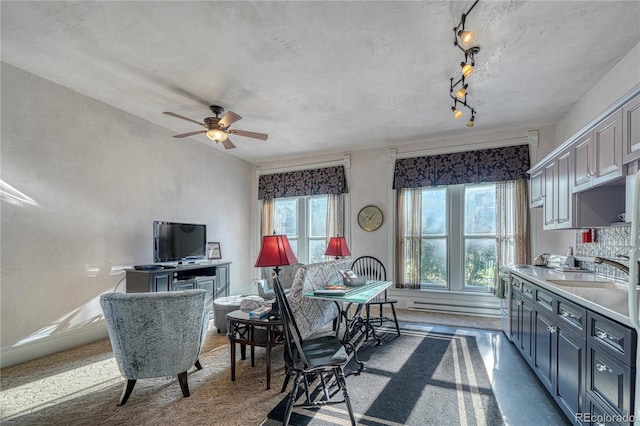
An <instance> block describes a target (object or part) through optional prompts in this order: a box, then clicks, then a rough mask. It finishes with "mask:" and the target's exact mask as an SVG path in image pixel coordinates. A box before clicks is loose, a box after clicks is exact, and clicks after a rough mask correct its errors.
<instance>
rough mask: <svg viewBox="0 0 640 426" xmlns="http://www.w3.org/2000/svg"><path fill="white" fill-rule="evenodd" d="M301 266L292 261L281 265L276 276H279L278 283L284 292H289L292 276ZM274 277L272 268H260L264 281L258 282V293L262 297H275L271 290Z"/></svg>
mask: <svg viewBox="0 0 640 426" xmlns="http://www.w3.org/2000/svg"><path fill="white" fill-rule="evenodd" d="M301 266H303V265H302V263H294V264H293V265H287V266H281V267H280V273H279V274H278V277H279V278H280V284H281V285H282V287H283V288H284V290H285V292H286V293H289V292H291V285H292V284H293V278H294V277H295V276H296V273H297V272H298V269H300V267H301ZM274 278H275V272H273V268H262V279H264V280H265V281H264V282H258V283H257V284H258V295H259V296H260V297H262V298H264V299H275V298H276V293H275V292H274V290H273V280H274Z"/></svg>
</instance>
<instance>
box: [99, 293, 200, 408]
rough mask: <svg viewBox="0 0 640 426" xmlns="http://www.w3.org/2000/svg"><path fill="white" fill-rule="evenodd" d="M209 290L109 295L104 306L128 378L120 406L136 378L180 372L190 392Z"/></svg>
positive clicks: (122, 370) (115, 349)
mask: <svg viewBox="0 0 640 426" xmlns="http://www.w3.org/2000/svg"><path fill="white" fill-rule="evenodd" d="M205 297H206V291H205V290H184V291H172V292H157V293H106V294H102V295H101V296H100V305H101V306H102V310H103V312H104V317H105V320H106V323H107V330H108V332H109V339H110V340H111V347H112V348H113V354H114V356H115V358H116V361H117V363H118V367H119V368H120V373H122V376H123V377H124V378H125V379H126V381H125V384H124V389H123V391H122V395H121V397H120V401H119V403H118V405H124V404H125V403H126V402H127V399H129V396H130V395H131V392H132V391H133V387H134V386H135V384H136V380H138V379H147V378H151V377H164V376H173V375H177V376H178V382H179V383H180V388H181V389H182V394H183V395H184V396H185V397H188V396H189V385H188V383H187V370H188V369H189V368H190V367H191V366H192V365H195V366H196V368H197V369H198V370H200V369H202V366H201V365H200V362H199V361H198V355H199V354H200V349H201V348H202V344H203V343H204V340H205V337H206V333H207V327H208V324H209V311H208V310H205V308H204V300H205Z"/></svg>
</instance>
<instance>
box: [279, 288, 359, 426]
mask: <svg viewBox="0 0 640 426" xmlns="http://www.w3.org/2000/svg"><path fill="white" fill-rule="evenodd" d="M274 290H275V293H276V298H277V299H278V305H279V306H280V316H281V318H282V324H283V327H284V336H285V354H284V362H285V367H286V369H287V377H286V379H285V384H284V386H283V387H282V389H283V390H284V389H285V388H286V384H287V382H288V380H289V377H290V376H291V375H293V376H294V380H293V385H292V387H291V391H290V392H289V396H288V397H287V407H286V409H285V414H284V417H283V421H282V423H283V425H285V426H286V425H288V424H289V421H290V420H291V413H292V412H293V408H294V407H307V408H317V407H321V406H323V405H333V404H343V403H345V404H346V405H347V409H348V411H349V418H350V419H351V424H352V425H355V424H356V420H355V416H354V414H353V407H352V406H351V400H350V399H349V394H348V392H347V385H346V382H345V375H344V367H345V365H347V363H348V362H349V354H348V353H347V350H346V347H345V345H344V344H343V343H342V342H341V341H340V339H339V338H338V337H337V336H335V335H329V336H322V337H319V338H316V339H308V340H303V339H302V336H301V335H300V331H299V329H298V325H297V324H296V320H295V317H294V316H293V312H292V311H291V306H290V305H289V301H288V300H287V297H286V296H285V293H284V289H283V288H282V285H281V284H280V282H279V281H278V280H276V281H275V282H274ZM352 350H355V349H354V348H352ZM361 365H362V363H361ZM331 374H333V376H334V377H335V380H336V384H337V389H336V390H335V391H334V392H333V394H330V392H329V388H328V387H327V379H328V378H330V376H327V375H331ZM312 377H319V379H320V383H321V385H322V388H323V390H324V398H323V399H321V400H319V401H318V400H312V397H311V392H310V390H309V380H308V379H309V378H312ZM301 384H302V385H303V386H304V390H305V394H306V400H305V401H304V402H303V403H299V404H296V399H297V396H298V390H299V387H300V385H301ZM340 390H342V399H338V400H334V399H332V397H333V396H335V394H336V393H337V392H339V391H340Z"/></svg>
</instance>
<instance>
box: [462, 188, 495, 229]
mask: <svg viewBox="0 0 640 426" xmlns="http://www.w3.org/2000/svg"><path fill="white" fill-rule="evenodd" d="M464 233H465V234H466V235H474V234H475V235H477V234H495V233H496V187H495V185H478V186H466V187H465V188H464Z"/></svg>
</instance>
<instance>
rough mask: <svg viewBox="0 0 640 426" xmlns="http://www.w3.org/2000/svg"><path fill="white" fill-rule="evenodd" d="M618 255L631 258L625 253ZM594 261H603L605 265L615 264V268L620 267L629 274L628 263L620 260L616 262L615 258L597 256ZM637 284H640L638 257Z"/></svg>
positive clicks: (639, 262) (639, 261) (639, 260)
mask: <svg viewBox="0 0 640 426" xmlns="http://www.w3.org/2000/svg"><path fill="white" fill-rule="evenodd" d="M618 257H620V258H623V259H627V260H629V256H625V255H624V254H619V255H618ZM593 263H603V264H605V265H609V266H613V267H614V268H616V269H619V270H621V271H622V272H624V273H625V274H627V275H629V267H628V266H627V265H623V264H622V263H620V262H616V261H615V260H611V259H605V258H604V257H595V258H594V259H593ZM636 285H640V259H638V277H637V282H636Z"/></svg>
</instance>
